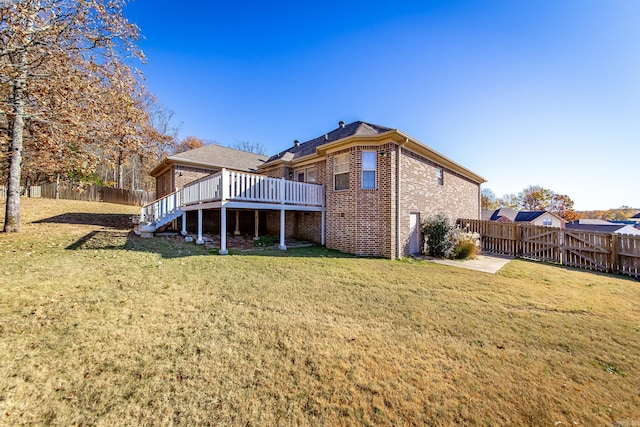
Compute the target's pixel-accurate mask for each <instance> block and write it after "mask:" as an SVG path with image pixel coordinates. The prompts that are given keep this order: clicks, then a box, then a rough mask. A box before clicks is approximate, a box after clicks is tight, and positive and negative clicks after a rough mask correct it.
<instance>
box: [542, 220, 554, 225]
mask: <svg viewBox="0 0 640 427" xmlns="http://www.w3.org/2000/svg"><path fill="white" fill-rule="evenodd" d="M542 225H547V226H551V225H553V221H552V220H551V218H545V219H543V220H542Z"/></svg>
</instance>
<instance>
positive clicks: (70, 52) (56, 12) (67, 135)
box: [0, 0, 142, 232]
mask: <svg viewBox="0 0 640 427" xmlns="http://www.w3.org/2000/svg"><path fill="white" fill-rule="evenodd" d="M124 3H125V1H124V0H109V1H105V0H22V1H7V0H4V1H2V3H0V85H2V89H1V91H2V94H3V95H4V96H6V97H5V98H3V99H2V110H1V111H2V114H4V115H5V121H6V123H7V130H8V137H7V141H6V144H7V149H8V176H7V187H8V194H7V200H6V215H5V223H4V231H5V232H17V231H20V183H21V177H22V162H23V155H25V149H28V148H29V147H28V146H27V145H25V135H27V136H34V135H37V138H34V139H33V140H32V142H33V143H34V144H45V145H49V146H48V147H47V148H48V150H49V151H50V152H52V153H54V155H55V156H58V157H57V159H60V158H62V157H63V156H65V155H67V154H68V155H69V156H70V158H74V157H76V156H78V157H80V158H81V160H82V161H81V162H77V164H76V166H77V165H80V166H86V167H87V169H90V167H91V163H95V162H97V159H95V158H92V156H91V155H90V152H89V151H88V150H85V149H84V145H85V144H91V143H93V142H95V141H96V140H97V138H99V137H100V136H101V133H102V132H105V131H107V130H108V124H107V123H108V122H107V123H105V122H99V121H96V120H89V121H88V122H87V123H86V124H83V123H81V122H82V119H84V118H86V115H89V116H91V115H93V114H92V113H96V111H97V110H99V109H100V108H102V107H104V106H100V105H99V103H100V100H101V98H100V97H97V98H92V95H94V93H95V92H94V90H95V91H99V90H100V84H103V85H107V86H109V85H116V86H117V84H118V82H117V81H115V80H114V79H111V78H110V76H115V75H117V74H118V73H117V72H116V71H117V70H126V69H128V65H127V64H126V63H125V62H124V60H123V59H124V58H125V57H128V56H133V57H138V58H142V54H141V52H140V51H139V50H138V49H137V47H136V45H135V41H136V40H137V38H138V29H137V27H136V26H135V25H132V24H130V23H129V22H128V21H127V20H126V18H125V17H124V15H123V10H122V9H123V7H124ZM74 70H77V71H78V72H73V71H74ZM123 72H124V71H123ZM61 82H65V83H67V84H66V85H63V86H64V87H60V86H59V84H60V83H61ZM74 85H75V86H74ZM85 89H86V91H85ZM78 90H79V91H85V96H84V97H83V99H82V100H81V101H79V102H74V101H76V98H75V96H72V95H74V94H75V93H76V92H77V91H78ZM67 92H68V93H67ZM67 95H71V96H70V97H68V96H67ZM102 111H105V110H104V109H103V110H102ZM87 124H88V126H87ZM29 126H31V127H29ZM47 126H49V132H48V133H47V132H42V130H43V129H44V128H46V127H47ZM89 126H90V127H91V129H89ZM36 128H38V129H37V130H38V131H40V132H37V133H31V130H32V129H33V130H36ZM61 142H64V143H65V146H64V147H61ZM63 148H64V149H63ZM65 150H67V151H65Z"/></svg>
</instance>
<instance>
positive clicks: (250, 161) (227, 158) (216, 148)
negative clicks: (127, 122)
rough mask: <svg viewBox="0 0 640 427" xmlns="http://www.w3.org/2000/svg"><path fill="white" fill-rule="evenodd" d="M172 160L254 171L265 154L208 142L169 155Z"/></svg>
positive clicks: (261, 162) (262, 160)
mask: <svg viewBox="0 0 640 427" xmlns="http://www.w3.org/2000/svg"><path fill="white" fill-rule="evenodd" d="M167 160H170V161H173V162H187V163H194V164H198V165H202V166H209V167H219V168H229V169H235V170H239V171H246V172H254V171H256V170H257V169H258V166H260V165H262V164H263V163H264V162H265V161H266V160H267V156H263V155H262V154H255V153H249V152H248V151H242V150H236V149H235V148H229V147H223V146H221V145H216V144H209V145H205V146H204V147H200V148H195V149H193V150H189V151H185V152H184V153H178V154H174V155H173V156H169V157H168V158H167Z"/></svg>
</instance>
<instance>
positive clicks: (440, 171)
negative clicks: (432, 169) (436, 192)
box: [438, 168, 444, 185]
mask: <svg viewBox="0 0 640 427" xmlns="http://www.w3.org/2000/svg"><path fill="white" fill-rule="evenodd" d="M438 185H444V170H443V169H442V168H438Z"/></svg>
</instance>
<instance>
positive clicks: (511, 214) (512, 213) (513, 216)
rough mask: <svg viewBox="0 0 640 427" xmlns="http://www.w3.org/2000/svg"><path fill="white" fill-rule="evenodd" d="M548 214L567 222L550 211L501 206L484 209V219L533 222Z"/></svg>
mask: <svg viewBox="0 0 640 427" xmlns="http://www.w3.org/2000/svg"><path fill="white" fill-rule="evenodd" d="M545 214H548V215H551V216H555V217H556V218H558V219H560V220H561V221H563V222H566V221H565V220H564V218H562V217H560V216H558V215H556V214H554V213H553V212H549V211H516V210H514V209H510V208H500V209H497V210H495V211H491V210H488V211H487V210H484V211H482V219H483V220H484V221H502V222H505V221H507V222H532V221H534V220H536V219H537V218H539V217H541V216H543V215H545Z"/></svg>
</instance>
